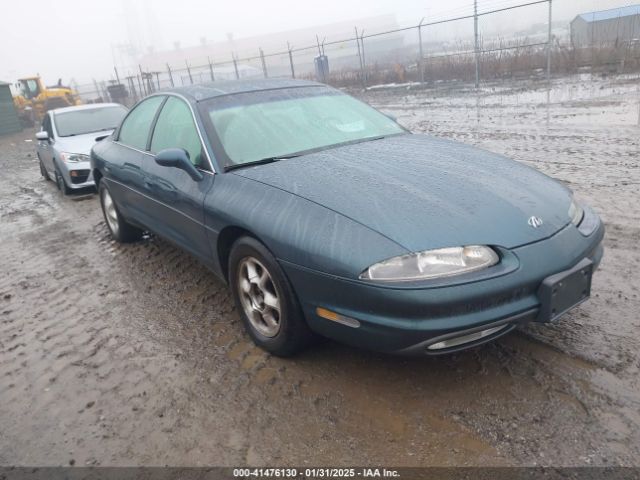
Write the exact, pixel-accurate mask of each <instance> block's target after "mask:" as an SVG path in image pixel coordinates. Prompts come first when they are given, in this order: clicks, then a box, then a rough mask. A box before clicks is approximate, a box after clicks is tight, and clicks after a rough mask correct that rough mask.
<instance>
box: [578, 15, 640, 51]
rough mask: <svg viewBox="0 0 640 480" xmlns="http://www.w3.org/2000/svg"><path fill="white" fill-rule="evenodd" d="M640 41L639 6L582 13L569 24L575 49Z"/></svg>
mask: <svg viewBox="0 0 640 480" xmlns="http://www.w3.org/2000/svg"><path fill="white" fill-rule="evenodd" d="M639 40H640V5H630V6H627V7H620V8H612V9H610V10H601V11H599V12H590V13H582V14H580V15H578V16H577V17H576V18H574V19H573V20H572V22H571V43H572V45H573V46H574V47H575V48H581V47H605V46H620V45H625V44H629V43H631V42H638V41H639Z"/></svg>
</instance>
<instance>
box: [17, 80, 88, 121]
mask: <svg viewBox="0 0 640 480" xmlns="http://www.w3.org/2000/svg"><path fill="white" fill-rule="evenodd" d="M16 90H17V92H16V93H17V94H16V95H15V96H14V97H13V103H14V105H15V107H16V111H17V112H18V115H19V116H20V120H21V121H22V123H23V124H24V125H25V126H33V125H34V124H35V123H36V122H39V121H41V120H42V118H43V117H44V114H45V113H46V112H47V111H49V110H53V109H54V108H60V107H70V106H72V105H80V104H81V103H82V101H81V100H80V96H79V95H78V93H77V92H76V91H74V90H73V89H71V87H65V86H63V85H62V80H58V84H57V85H56V86H53V87H45V86H44V83H42V79H41V78H40V77H39V76H36V77H27V78H21V79H19V80H18V81H17V83H16Z"/></svg>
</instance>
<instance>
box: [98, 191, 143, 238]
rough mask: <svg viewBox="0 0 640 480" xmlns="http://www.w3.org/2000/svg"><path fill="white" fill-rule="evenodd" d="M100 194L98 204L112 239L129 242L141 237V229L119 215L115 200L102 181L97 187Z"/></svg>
mask: <svg viewBox="0 0 640 480" xmlns="http://www.w3.org/2000/svg"><path fill="white" fill-rule="evenodd" d="M98 193H99V195H100V206H101V207H102V214H103V215H104V221H105V223H106V224H107V228H108V229H109V232H110V233H111V236H112V237H113V239H114V240H115V241H117V242H120V243H131V242H135V241H137V240H140V239H141V238H142V233H143V231H142V230H140V229H139V228H137V227H134V226H133V225H131V224H130V223H127V222H126V221H125V219H124V218H123V217H122V215H120V212H119V211H118V207H117V206H116V203H115V201H114V200H113V198H112V197H111V192H109V188H108V187H107V185H106V184H105V182H104V181H101V182H100V186H99V187H98Z"/></svg>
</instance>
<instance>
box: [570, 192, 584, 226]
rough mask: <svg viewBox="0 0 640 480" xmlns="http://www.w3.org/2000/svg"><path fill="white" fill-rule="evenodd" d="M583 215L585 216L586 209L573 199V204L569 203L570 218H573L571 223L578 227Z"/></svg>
mask: <svg viewBox="0 0 640 480" xmlns="http://www.w3.org/2000/svg"><path fill="white" fill-rule="evenodd" d="M582 217H584V210H583V209H582V207H581V206H580V205H578V203H576V201H575V200H573V199H571V205H569V218H570V219H571V223H573V224H574V225H575V226H576V227H577V226H578V225H580V222H581V221H582Z"/></svg>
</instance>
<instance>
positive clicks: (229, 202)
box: [205, 173, 407, 278]
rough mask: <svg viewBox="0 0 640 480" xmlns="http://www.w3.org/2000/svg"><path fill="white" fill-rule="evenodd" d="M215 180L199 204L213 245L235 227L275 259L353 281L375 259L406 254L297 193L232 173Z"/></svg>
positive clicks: (380, 237) (395, 245) (345, 218)
mask: <svg viewBox="0 0 640 480" xmlns="http://www.w3.org/2000/svg"><path fill="white" fill-rule="evenodd" d="M218 177H219V178H217V179H216V185H215V187H214V188H213V190H212V192H211V193H210V194H209V195H208V196H207V198H206V200H205V224H206V226H207V229H208V231H209V234H210V235H211V236H212V237H213V238H212V241H213V244H214V245H216V243H217V237H218V235H219V234H220V232H221V231H222V230H223V229H224V228H226V227H229V226H234V227H240V228H243V229H245V230H248V231H249V232H251V233H252V234H253V235H255V236H256V237H258V239H259V240H260V241H262V242H263V243H264V244H265V245H266V246H267V248H269V249H270V250H271V252H272V253H273V254H274V255H275V256H276V258H278V259H279V260H283V261H285V262H289V263H293V264H296V265H299V266H302V267H305V268H309V269H313V270H316V271H320V272H324V273H327V274H330V275H335V276H340V277H345V278H357V276H358V275H359V274H360V273H361V272H362V271H363V270H364V269H366V268H367V267H369V266H370V265H371V264H373V263H375V262H377V261H379V260H380V259H383V258H389V257H393V256H396V255H403V254H405V253H407V250H405V249H404V248H403V247H401V246H400V245H398V244H397V243H395V242H393V241H391V240H389V239H388V238H386V237H384V236H382V235H380V234H378V233H376V232H374V231H373V230H371V229H369V228H367V227H365V226H363V225H361V224H359V223H357V222H355V221H353V220H351V219H349V218H347V217H345V216H343V215H341V214H339V213H337V212H334V211H332V210H329V209H327V208H325V207H323V206H321V205H318V204H316V203H314V202H311V201H309V200H306V199H303V198H301V197H299V196H297V195H294V194H291V193H289V192H285V191H283V190H280V189H277V188H274V187H271V186H269V185H266V184H263V183H261V182H258V181H255V180H251V179H248V178H246V177H242V176H239V175H235V174H233V173H224V174H220V175H218ZM216 260H217V259H216Z"/></svg>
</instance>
